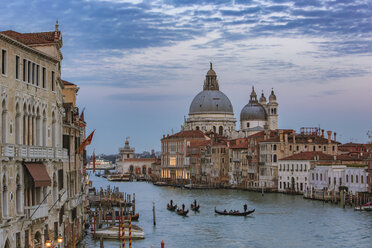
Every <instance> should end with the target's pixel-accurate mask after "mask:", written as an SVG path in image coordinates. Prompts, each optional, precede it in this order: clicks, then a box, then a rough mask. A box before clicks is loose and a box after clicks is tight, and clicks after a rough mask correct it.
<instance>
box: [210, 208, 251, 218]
mask: <svg viewBox="0 0 372 248" xmlns="http://www.w3.org/2000/svg"><path fill="white" fill-rule="evenodd" d="M255 210H256V209H253V210H250V211H246V212H239V213H237V212H235V213H234V212H232V213H230V212H225V211H218V210H217V209H216V208H214V212H215V213H216V214H219V215H234V216H247V215H250V214H251V213H253V212H254V211H255Z"/></svg>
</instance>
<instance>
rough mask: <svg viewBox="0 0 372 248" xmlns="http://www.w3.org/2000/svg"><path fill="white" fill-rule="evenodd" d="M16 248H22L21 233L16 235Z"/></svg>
mask: <svg viewBox="0 0 372 248" xmlns="http://www.w3.org/2000/svg"><path fill="white" fill-rule="evenodd" d="M16 248H21V233H20V232H17V233H16Z"/></svg>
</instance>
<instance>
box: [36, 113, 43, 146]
mask: <svg viewBox="0 0 372 248" xmlns="http://www.w3.org/2000/svg"><path fill="white" fill-rule="evenodd" d="M41 129H42V127H41V115H40V109H39V107H38V108H37V109H36V145H37V146H41V139H42V138H41Z"/></svg>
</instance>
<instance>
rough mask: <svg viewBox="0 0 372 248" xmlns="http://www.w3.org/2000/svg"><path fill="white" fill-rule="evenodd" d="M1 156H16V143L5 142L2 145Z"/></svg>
mask: <svg viewBox="0 0 372 248" xmlns="http://www.w3.org/2000/svg"><path fill="white" fill-rule="evenodd" d="M1 156H2V157H9V158H13V157H14V145H11V144H4V145H2V146H1Z"/></svg>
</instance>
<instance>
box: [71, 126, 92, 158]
mask: <svg viewBox="0 0 372 248" xmlns="http://www.w3.org/2000/svg"><path fill="white" fill-rule="evenodd" d="M95 131H96V130H95V129H94V131H93V132H92V133H91V134H89V136H88V138H86V139H85V140H84V141H83V143H81V145H80V146H79V148H78V149H77V151H76V153H77V154H80V153H81V152H82V151H84V149H85V147H86V146H89V145H90V143H92V139H93V135H94V132H95Z"/></svg>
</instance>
